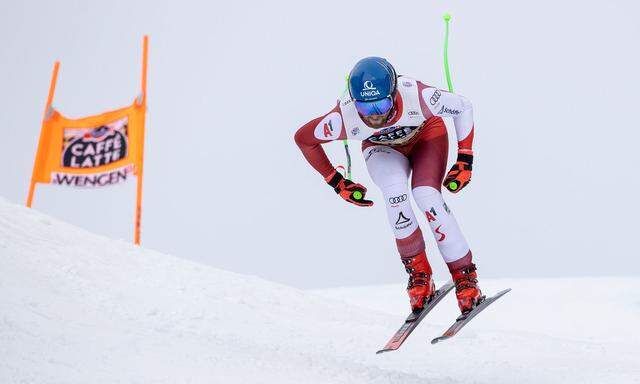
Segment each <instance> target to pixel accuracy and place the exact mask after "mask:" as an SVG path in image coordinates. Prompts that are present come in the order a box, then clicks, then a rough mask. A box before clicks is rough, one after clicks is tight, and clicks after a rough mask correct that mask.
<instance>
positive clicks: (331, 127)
mask: <svg viewBox="0 0 640 384" xmlns="http://www.w3.org/2000/svg"><path fill="white" fill-rule="evenodd" d="M344 138H346V134H345V133H344V127H343V124H342V116H341V114H340V111H339V107H338V106H337V105H336V107H335V108H334V109H333V110H332V111H331V112H329V113H328V114H326V115H324V116H321V117H319V118H317V119H313V120H311V121H310V122H308V123H307V124H305V125H303V126H302V127H300V129H298V131H297V132H296V134H295V136H294V139H295V141H296V144H297V145H298V148H300V150H301V151H302V154H303V155H304V157H305V159H307V161H308V162H309V164H311V166H312V167H313V168H314V169H315V170H316V171H318V172H319V173H320V174H321V175H322V177H323V178H324V180H325V181H326V182H327V184H329V185H330V186H331V187H332V188H333V189H334V191H335V192H336V193H337V194H338V195H340V197H342V198H343V199H344V200H346V201H348V202H350V203H352V204H355V205H358V206H365V207H368V206H371V205H373V202H372V201H370V200H366V199H365V198H364V196H365V194H366V193H367V189H366V188H365V187H364V186H362V185H361V184H356V183H354V182H352V181H351V180H347V179H345V178H344V177H343V176H342V174H340V172H338V171H336V169H335V168H334V167H333V165H332V164H331V161H329V158H328V157H327V154H326V153H325V151H324V149H322V144H324V143H328V142H330V141H333V140H337V139H344Z"/></svg>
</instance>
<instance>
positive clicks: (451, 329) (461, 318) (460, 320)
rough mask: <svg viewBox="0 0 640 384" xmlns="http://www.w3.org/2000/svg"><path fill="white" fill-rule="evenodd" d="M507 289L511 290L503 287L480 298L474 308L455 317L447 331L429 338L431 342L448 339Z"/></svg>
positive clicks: (507, 290)
mask: <svg viewBox="0 0 640 384" xmlns="http://www.w3.org/2000/svg"><path fill="white" fill-rule="evenodd" d="M509 291H511V288H508V289H505V290H504V291H500V292H498V293H497V294H495V295H494V296H491V297H487V298H485V299H484V300H482V301H481V302H480V304H478V305H477V306H476V307H475V308H473V309H472V310H471V312H469V313H467V314H466V315H460V316H459V317H458V318H457V319H456V321H455V323H453V325H451V327H449V329H447V331H446V332H445V333H443V334H442V336H439V337H436V338H435V339H433V340H431V344H436V343H439V342H441V341H444V340H447V339H450V338H452V337H453V336H455V335H456V334H457V333H458V332H459V331H460V330H461V329H462V328H463V327H464V326H465V325H467V323H468V322H469V321H471V319H473V318H474V317H475V316H476V315H477V314H478V313H480V312H482V311H483V310H484V309H485V308H487V307H488V306H489V305H490V304H491V303H493V302H494V301H496V300H498V299H499V298H501V297H502V296H504V295H505V294H507V292H509Z"/></svg>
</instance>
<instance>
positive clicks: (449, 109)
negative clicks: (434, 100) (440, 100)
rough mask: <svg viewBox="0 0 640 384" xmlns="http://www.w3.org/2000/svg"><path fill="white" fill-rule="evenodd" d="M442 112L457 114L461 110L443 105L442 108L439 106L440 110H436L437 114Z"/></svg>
mask: <svg viewBox="0 0 640 384" xmlns="http://www.w3.org/2000/svg"><path fill="white" fill-rule="evenodd" d="M443 113H448V114H450V115H459V114H461V113H462V111H460V110H458V109H453V108H448V107H446V106H444V105H443V106H442V108H440V110H439V111H438V115H442V114H443Z"/></svg>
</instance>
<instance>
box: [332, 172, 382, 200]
mask: <svg viewBox="0 0 640 384" xmlns="http://www.w3.org/2000/svg"><path fill="white" fill-rule="evenodd" d="M325 181H326V182H327V183H328V184H329V185H330V186H332V187H333V190H334V191H336V193H337V194H338V195H340V197H342V198H343V199H345V200H346V201H348V202H350V203H351V204H355V205H357V206H360V207H370V206H372V205H373V201H371V200H365V198H364V195H365V194H366V193H367V188H365V187H364V186H363V185H362V184H356V183H354V182H353V181H351V180H347V179H345V178H344V176H342V174H341V173H340V172H338V171H336V170H333V173H331V174H330V175H329V176H327V177H326V178H325Z"/></svg>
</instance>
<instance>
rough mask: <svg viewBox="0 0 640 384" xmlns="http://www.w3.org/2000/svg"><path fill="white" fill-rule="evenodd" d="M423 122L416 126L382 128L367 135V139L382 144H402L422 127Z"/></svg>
mask: <svg viewBox="0 0 640 384" xmlns="http://www.w3.org/2000/svg"><path fill="white" fill-rule="evenodd" d="M423 126H424V124H422V125H420V126H418V127H407V126H393V127H389V128H384V129H382V130H380V131H379V132H376V133H375V134H373V135H371V136H369V138H368V139H367V140H368V141H370V142H372V143H375V144H383V145H402V144H406V143H407V142H409V141H410V140H411V139H413V138H414V137H415V136H416V134H417V133H418V132H419V131H420V130H421V129H422V127H423Z"/></svg>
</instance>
